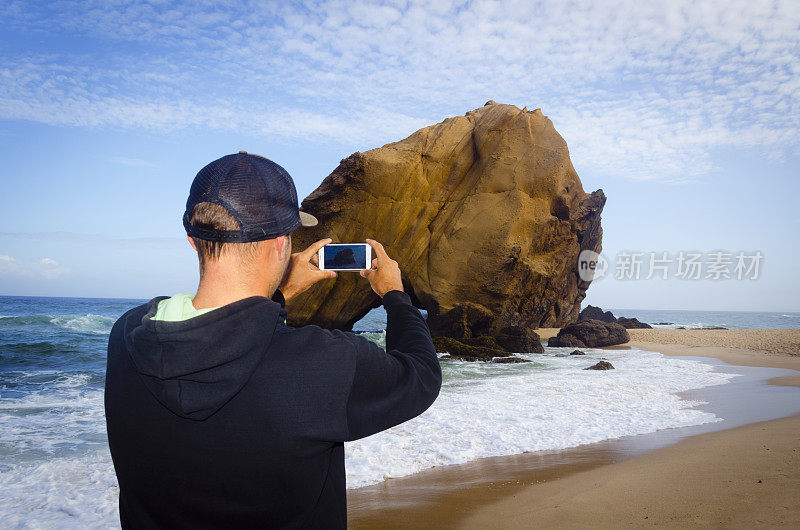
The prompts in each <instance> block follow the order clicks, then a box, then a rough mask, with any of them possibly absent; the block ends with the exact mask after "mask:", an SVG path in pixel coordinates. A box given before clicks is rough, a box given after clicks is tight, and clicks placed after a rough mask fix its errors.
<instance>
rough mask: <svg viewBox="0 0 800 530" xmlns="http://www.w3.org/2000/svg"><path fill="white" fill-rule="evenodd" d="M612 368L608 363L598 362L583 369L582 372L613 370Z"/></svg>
mask: <svg viewBox="0 0 800 530" xmlns="http://www.w3.org/2000/svg"><path fill="white" fill-rule="evenodd" d="M613 369H614V366H613V365H612V364H611V363H610V362H608V361H600V362H598V363H597V364H595V365H594V366H590V367H589V368H584V370H613Z"/></svg>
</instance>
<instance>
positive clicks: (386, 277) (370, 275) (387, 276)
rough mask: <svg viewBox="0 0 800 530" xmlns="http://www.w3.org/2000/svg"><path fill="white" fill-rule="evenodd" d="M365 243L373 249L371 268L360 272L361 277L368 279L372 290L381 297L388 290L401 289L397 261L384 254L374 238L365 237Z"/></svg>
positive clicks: (401, 283)
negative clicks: (373, 257)
mask: <svg viewBox="0 0 800 530" xmlns="http://www.w3.org/2000/svg"><path fill="white" fill-rule="evenodd" d="M367 243H369V246H371V247H372V249H373V250H374V251H375V256H377V257H376V258H375V259H373V260H372V268H371V269H365V270H362V271H361V272H360V274H361V277H362V278H366V279H367V280H369V284H370V285H371V286H372V290H373V291H375V292H376V293H378V296H380V297H381V298H383V295H385V294H386V293H388V292H389V291H395V290H397V291H402V290H403V281H402V280H401V279H400V267H398V266H397V262H396V261H395V260H393V259H391V258H390V257H389V256H387V255H386V251H385V250H384V249H383V245H381V244H380V243H378V242H377V241H375V240H374V239H367Z"/></svg>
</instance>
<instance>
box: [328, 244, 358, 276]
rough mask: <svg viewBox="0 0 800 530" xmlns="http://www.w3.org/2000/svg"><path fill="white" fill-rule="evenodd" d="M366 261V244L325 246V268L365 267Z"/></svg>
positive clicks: (353, 268) (356, 268)
mask: <svg viewBox="0 0 800 530" xmlns="http://www.w3.org/2000/svg"><path fill="white" fill-rule="evenodd" d="M366 262H367V249H366V245H327V246H326V247H325V268H326V269H346V270H361V269H365V268H367V267H366Z"/></svg>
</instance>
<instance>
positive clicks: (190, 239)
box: [186, 234, 197, 250]
mask: <svg viewBox="0 0 800 530" xmlns="http://www.w3.org/2000/svg"><path fill="white" fill-rule="evenodd" d="M186 239H188V240H189V244H190V245H192V248H193V249H195V250H197V245H195V244H194V239H193V238H192V236H190V235H188V234H187V235H186Z"/></svg>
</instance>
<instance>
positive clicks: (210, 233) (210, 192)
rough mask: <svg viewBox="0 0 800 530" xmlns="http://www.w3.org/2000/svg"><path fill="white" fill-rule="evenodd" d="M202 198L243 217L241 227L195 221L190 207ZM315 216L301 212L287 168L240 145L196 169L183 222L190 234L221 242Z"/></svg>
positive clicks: (312, 221) (273, 232) (284, 229)
mask: <svg viewBox="0 0 800 530" xmlns="http://www.w3.org/2000/svg"><path fill="white" fill-rule="evenodd" d="M201 202H211V203H214V204H218V205H220V206H222V207H223V208H225V209H226V210H228V212H230V214H231V215H232V216H233V217H234V219H236V221H237V222H238V223H239V230H212V229H210V228H203V227H199V226H192V224H191V223H190V222H189V219H190V217H191V215H192V209H193V208H194V207H195V206H197V205H198V204H200V203H201ZM316 224H317V219H316V218H315V217H314V216H312V215H309V214H307V213H304V212H301V211H300V208H299V206H298V204H297V190H296V189H295V187H294V182H293V181H292V177H290V176H289V173H287V172H286V170H285V169H283V168H282V167H281V166H279V165H278V164H276V163H275V162H273V161H272V160H269V159H267V158H264V157H263V156H258V155H252V154H249V153H247V152H246V151H239V153H238V154H235V155H227V156H223V157H222V158H220V159H218V160H214V161H213V162H211V163H210V164H208V165H207V166H206V167H204V168H203V169H201V170H200V172H199V173H197V176H196V177H195V178H194V182H192V188H191V190H190V191H189V198H188V199H187V200H186V212H185V213H184V214H183V226H184V228H186V233H187V234H189V235H190V236H192V237H196V238H199V239H205V240H208V241H221V242H223V243H247V242H249V241H261V240H264V239H272V238H274V237H278V236H282V235H285V234H288V233H289V232H291V231H293V230H294V229H296V228H298V227H300V226H314V225H316Z"/></svg>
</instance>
